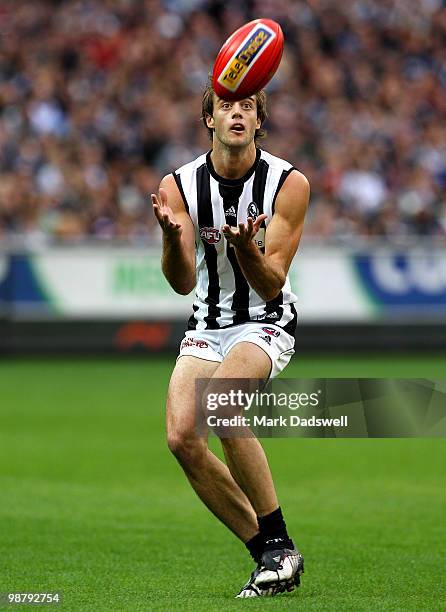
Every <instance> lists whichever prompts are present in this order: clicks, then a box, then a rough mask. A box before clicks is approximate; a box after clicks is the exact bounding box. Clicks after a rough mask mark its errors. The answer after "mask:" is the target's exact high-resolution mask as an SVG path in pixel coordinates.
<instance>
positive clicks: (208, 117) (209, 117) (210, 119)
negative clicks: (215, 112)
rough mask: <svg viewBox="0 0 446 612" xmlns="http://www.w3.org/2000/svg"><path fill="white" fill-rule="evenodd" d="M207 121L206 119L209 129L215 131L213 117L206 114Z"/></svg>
mask: <svg viewBox="0 0 446 612" xmlns="http://www.w3.org/2000/svg"><path fill="white" fill-rule="evenodd" d="M205 119H206V125H207V126H208V128H209V129H211V130H213V129H214V127H215V124H214V117H212V116H211V115H210V114H209V113H206V114H205Z"/></svg>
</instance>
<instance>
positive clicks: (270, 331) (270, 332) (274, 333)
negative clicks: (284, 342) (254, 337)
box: [262, 327, 280, 338]
mask: <svg viewBox="0 0 446 612" xmlns="http://www.w3.org/2000/svg"><path fill="white" fill-rule="evenodd" d="M262 331H264V332H265V334H268V335H270V336H274V338H278V337H279V336H280V331H277V329H273V328H272V327H262Z"/></svg>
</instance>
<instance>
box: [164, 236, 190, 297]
mask: <svg viewBox="0 0 446 612" xmlns="http://www.w3.org/2000/svg"><path fill="white" fill-rule="evenodd" d="M161 268H162V271H163V274H164V276H165V277H166V279H167V282H168V283H169V284H170V286H171V287H172V289H173V290H174V291H176V293H180V294H181V295H187V294H188V293H190V292H191V291H192V289H193V288H194V287H195V283H196V278H195V264H194V261H193V258H192V257H191V254H190V253H187V252H186V249H185V248H184V243H183V241H182V239H181V237H178V238H177V237H175V238H172V237H168V236H166V234H163V254H162V258H161Z"/></svg>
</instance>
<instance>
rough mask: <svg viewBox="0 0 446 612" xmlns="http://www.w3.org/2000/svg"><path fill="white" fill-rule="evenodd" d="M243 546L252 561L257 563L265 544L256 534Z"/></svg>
mask: <svg viewBox="0 0 446 612" xmlns="http://www.w3.org/2000/svg"><path fill="white" fill-rule="evenodd" d="M245 546H246V548H247V549H248V550H249V552H250V553H251V557H252V558H253V559H254V561H255V562H256V563H258V562H259V561H260V559H261V557H262V554H263V549H264V548H265V543H264V541H263V538H262V536H261V535H260V533H256V535H255V536H254V537H253V538H251V539H250V540H248V541H247V542H246V544H245Z"/></svg>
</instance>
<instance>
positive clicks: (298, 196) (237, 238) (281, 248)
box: [224, 170, 310, 302]
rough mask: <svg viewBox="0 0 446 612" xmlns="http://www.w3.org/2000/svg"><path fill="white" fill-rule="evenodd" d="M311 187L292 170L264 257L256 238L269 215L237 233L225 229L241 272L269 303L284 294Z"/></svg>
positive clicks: (268, 232)
mask: <svg viewBox="0 0 446 612" xmlns="http://www.w3.org/2000/svg"><path fill="white" fill-rule="evenodd" d="M309 197H310V186H309V183H308V181H307V179H306V178H305V176H304V175H303V174H301V173H300V172H298V171H297V170H293V171H292V172H291V173H290V174H289V175H288V177H287V178H286V180H285V182H284V184H283V186H282V189H281V190H280V192H279V194H278V196H277V200H276V206H275V211H274V215H273V217H272V219H271V221H270V223H269V225H268V228H267V230H266V233H265V254H264V255H263V254H262V253H261V251H260V250H259V249H258V247H257V246H256V244H255V242H254V241H253V237H254V236H255V234H256V233H257V231H258V229H259V227H260V224H261V223H262V221H263V219H265V218H266V215H260V216H259V217H258V218H257V219H256V221H255V222H254V223H253V222H252V220H250V219H248V223H247V224H246V225H243V224H240V225H239V229H238V231H237V232H233V231H231V228H229V227H228V226H225V228H224V233H225V236H226V237H227V238H228V240H230V242H232V244H233V245H234V247H235V249H236V255H237V260H238V262H239V265H240V268H241V269H242V272H243V274H244V276H245V278H246V280H247V281H248V283H249V285H250V286H251V287H252V288H253V289H254V291H255V292H256V293H257V294H258V295H259V296H260V297H261V298H262V299H264V300H265V301H266V302H267V301H269V300H272V299H274V298H275V297H277V295H278V294H279V293H280V291H281V290H282V287H283V286H284V284H285V280H286V276H287V274H288V270H289V267H290V264H291V261H292V259H293V257H294V255H295V253H296V251H297V247H298V246H299V241H300V237H301V235H302V230H303V224H304V218H305V213H306V211H307V208H308V201H309Z"/></svg>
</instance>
